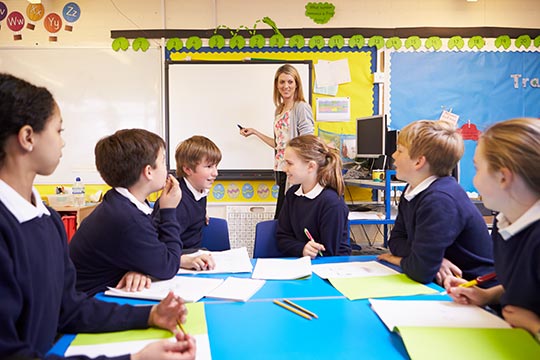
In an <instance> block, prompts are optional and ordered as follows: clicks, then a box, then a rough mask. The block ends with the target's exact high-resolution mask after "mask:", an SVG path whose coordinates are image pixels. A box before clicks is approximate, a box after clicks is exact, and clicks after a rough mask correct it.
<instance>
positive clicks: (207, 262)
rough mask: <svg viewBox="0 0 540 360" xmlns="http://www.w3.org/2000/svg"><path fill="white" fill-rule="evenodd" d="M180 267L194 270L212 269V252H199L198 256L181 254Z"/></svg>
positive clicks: (213, 264) (214, 264) (213, 265)
mask: <svg viewBox="0 0 540 360" xmlns="http://www.w3.org/2000/svg"><path fill="white" fill-rule="evenodd" d="M180 267H182V268H184V269H189V270H195V271H204V270H214V268H215V267H216V262H215V261H214V258H213V257H212V254H201V255H199V256H190V255H182V258H181V260H180Z"/></svg>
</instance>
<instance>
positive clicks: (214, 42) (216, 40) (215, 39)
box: [208, 34, 225, 49]
mask: <svg viewBox="0 0 540 360" xmlns="http://www.w3.org/2000/svg"><path fill="white" fill-rule="evenodd" d="M224 46H225V38H224V37H223V35H219V34H214V35H212V36H210V39H208V47H210V48H211V49H213V48H218V49H222V48H223V47H224Z"/></svg>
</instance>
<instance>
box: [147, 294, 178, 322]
mask: <svg viewBox="0 0 540 360" xmlns="http://www.w3.org/2000/svg"><path fill="white" fill-rule="evenodd" d="M186 315H187V309H186V306H185V305H184V300H182V299H181V298H180V297H179V296H176V295H174V293H173V292H172V291H169V294H167V296H166V297H165V299H163V300H161V301H160V303H159V304H157V305H154V306H152V310H150V316H148V326H154V327H159V328H162V329H166V330H169V331H171V332H177V331H176V325H177V324H178V323H184V322H186Z"/></svg>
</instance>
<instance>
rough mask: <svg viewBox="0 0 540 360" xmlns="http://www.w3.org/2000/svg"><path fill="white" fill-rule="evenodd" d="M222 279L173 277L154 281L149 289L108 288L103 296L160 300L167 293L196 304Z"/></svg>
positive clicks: (219, 283)
mask: <svg viewBox="0 0 540 360" xmlns="http://www.w3.org/2000/svg"><path fill="white" fill-rule="evenodd" d="M222 282H223V279H209V278H200V277H194V276H190V277H187V276H175V277H174V278H172V279H169V280H163V281H155V282H153V283H152V285H150V288H149V289H144V290H142V291H134V292H127V291H123V290H120V289H114V288H109V290H107V291H105V295H110V296H120V297H128V298H136V299H148V300H162V299H164V298H165V297H166V296H167V294H168V293H169V291H173V292H174V293H175V295H178V296H180V297H181V298H182V299H184V301H185V302H197V301H199V300H200V299H201V298H203V297H204V296H206V295H207V294H209V293H210V292H211V291H212V290H214V289H215V288H216V287H218V286H219V285H221V283H222Z"/></svg>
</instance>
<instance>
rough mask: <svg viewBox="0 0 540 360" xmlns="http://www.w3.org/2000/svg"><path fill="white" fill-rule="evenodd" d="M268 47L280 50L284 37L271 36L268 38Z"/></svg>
mask: <svg viewBox="0 0 540 360" xmlns="http://www.w3.org/2000/svg"><path fill="white" fill-rule="evenodd" d="M270 46H272V47H277V48H280V49H281V48H282V47H284V46H285V36H283V35H281V34H274V35H272V37H271V38H270Z"/></svg>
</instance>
